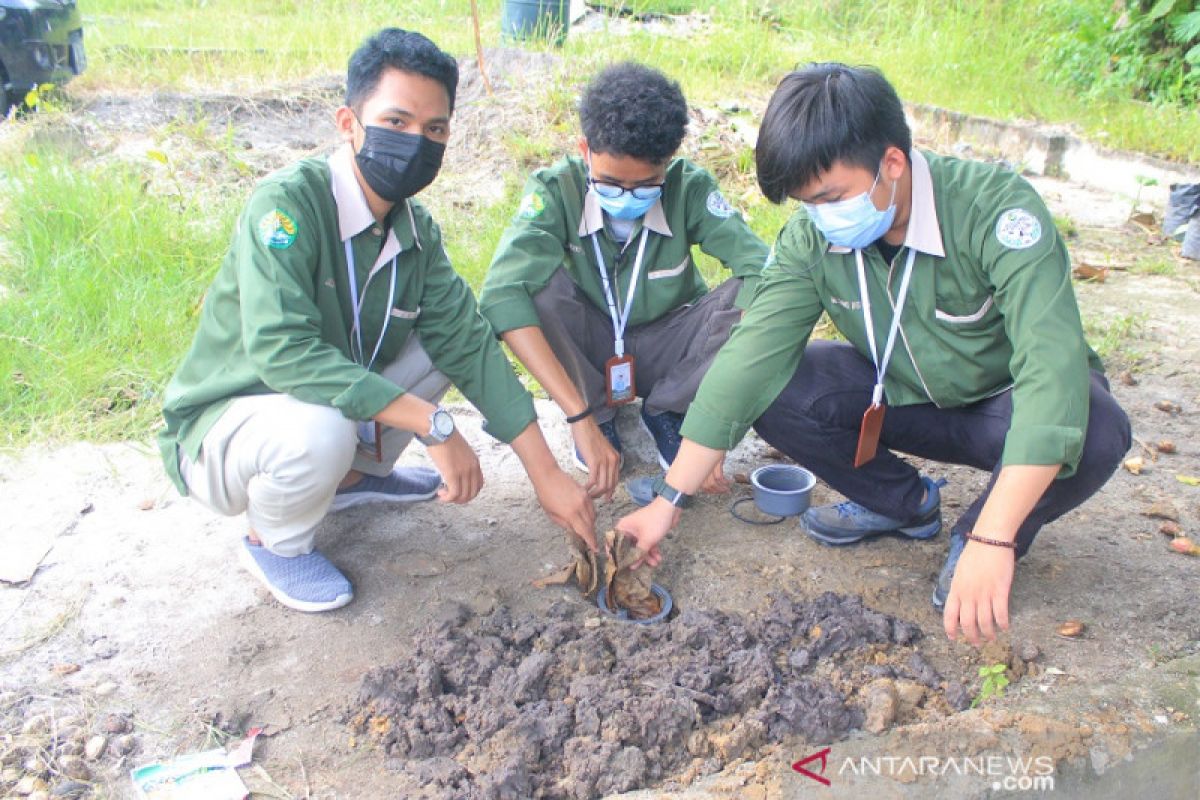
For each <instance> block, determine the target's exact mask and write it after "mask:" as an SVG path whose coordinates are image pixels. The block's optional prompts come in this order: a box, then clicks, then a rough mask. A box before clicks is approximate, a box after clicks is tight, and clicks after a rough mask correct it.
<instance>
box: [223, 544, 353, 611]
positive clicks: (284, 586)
mask: <svg viewBox="0 0 1200 800" xmlns="http://www.w3.org/2000/svg"><path fill="white" fill-rule="evenodd" d="M238 561H240V562H241V564H242V566H243V567H244V568H245V569H246V571H247V572H249V573H250V574H251V575H253V576H254V577H256V578H258V579H259V580H260V581H262V582H263V585H264V586H266V587H267V589H269V590H270V592H271V594H273V595H274V596H275V599H276V600H278V601H279V602H281V603H283V604H284V605H285V606H287V607H288V608H294V609H296V610H297V611H330V610H332V609H335V608H341V607H342V606H344V605H346V603H349V602H350V601H351V600H352V599H354V589H353V588H352V587H351V586H350V581H348V580H346V576H345V575H343V574H342V573H341V572H340V571H339V570H338V568H337V567H335V566H334V565H333V564H332V563H331V562H330V561H329V559H327V558H326V557H325V556H323V555H321V554H320V553H318V552H317V551H316V550H314V551H312V552H311V553H309V554H307V555H303V556H293V557H291V558H285V557H284V556H277V555H275V554H274V553H272V552H271V551H270V550H268V549H267V548H265V547H263V546H262V545H257V544H250V540H249V539H242V546H241V547H240V548H239V549H238Z"/></svg>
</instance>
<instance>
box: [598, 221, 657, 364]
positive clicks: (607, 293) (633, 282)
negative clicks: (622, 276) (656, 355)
mask: <svg viewBox="0 0 1200 800" xmlns="http://www.w3.org/2000/svg"><path fill="white" fill-rule="evenodd" d="M649 233H650V229H649V228H647V227H645V225H644V224H643V226H642V240H641V241H640V242H638V249H637V256H636V257H635V258H634V260H633V273H632V274H631V275H630V277H629V292H628V293H627V296H626V297H625V308H624V309H623V310H618V309H617V303H616V300H615V298H614V297H613V290H612V286H611V284H609V282H608V267H606V266H605V265H604V256H603V255H601V253H600V231H599V230H597V231H596V232H595V233H594V234H592V247H594V248H595V249H596V266H597V267H599V269H600V280H601V282H602V283H603V284H604V299H605V300H607V301H608V316H609V317H610V318H612V324H613V340H614V347H615V349H616V353H617V358H621V357H622V356H624V355H625V326H626V325H627V324H628V323H629V312H630V311H631V310H633V295H634V293H635V292H636V291H637V282H638V275H639V274H641V271H642V256H643V255H644V254H645V252H646V237H647V236H648V235H649ZM616 279H617V273H616V272H614V273H613V280H614V281H615V280H616Z"/></svg>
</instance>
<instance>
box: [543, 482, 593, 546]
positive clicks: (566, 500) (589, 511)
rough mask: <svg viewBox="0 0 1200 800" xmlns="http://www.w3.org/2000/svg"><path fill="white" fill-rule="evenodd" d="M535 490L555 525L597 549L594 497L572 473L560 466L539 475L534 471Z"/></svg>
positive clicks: (544, 509)
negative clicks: (574, 478) (572, 476)
mask: <svg viewBox="0 0 1200 800" xmlns="http://www.w3.org/2000/svg"><path fill="white" fill-rule="evenodd" d="M530 478H531V479H532V480H533V490H534V492H536V493H537V499H538V502H539V503H541V504H542V510H543V511H545V512H546V516H548V517H550V519H551V520H553V521H554V523H555V524H556V525H560V526H562V527H564V528H566V529H567V530H569V531H571V532H572V533H574V534H575V535H576V536H578V537H579V538H580V539H583V541H584V542H586V543H587V546H588V549H589V550H591V551H593V552H594V551H595V550H596V507H595V506H594V505H593V504H592V498H591V497H590V496H589V495H588V493H587V491H585V490H584V488H583V487H582V486H580V485H579V484H578V483H576V482H575V481H573V480H571V476H570V475H568V474H567V473H565V472H563V471H562V470H561V469H559V468H558V467H557V466H555V467H554V468H552V469H548V470H546V471H545V472H543V473H540V474H538V475H531V476H530Z"/></svg>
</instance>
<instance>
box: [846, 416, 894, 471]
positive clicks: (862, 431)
mask: <svg viewBox="0 0 1200 800" xmlns="http://www.w3.org/2000/svg"><path fill="white" fill-rule="evenodd" d="M885 411H887V406H885V405H884V404H883V403H872V404H871V405H870V407H869V408H867V410H866V412H865V413H864V414H863V418H862V427H861V428H859V431H858V447H857V448H856V449H855V451H854V466H855V467H856V468H857V467H861V466H862V465H863V464H866V463H867V462H868V461H870V460H871V459H873V458H874V457H875V451H876V450H878V449H879V434H880V433H881V432H882V431H883V413H884V412H885Z"/></svg>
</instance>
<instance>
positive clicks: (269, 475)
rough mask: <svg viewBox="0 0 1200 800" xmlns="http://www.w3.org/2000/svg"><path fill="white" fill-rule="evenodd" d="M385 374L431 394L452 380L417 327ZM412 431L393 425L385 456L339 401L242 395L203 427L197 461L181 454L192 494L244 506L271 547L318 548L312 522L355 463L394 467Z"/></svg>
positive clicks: (225, 508)
mask: <svg viewBox="0 0 1200 800" xmlns="http://www.w3.org/2000/svg"><path fill="white" fill-rule="evenodd" d="M381 374H382V375H383V377H385V378H387V379H388V380H390V381H392V382H393V383H395V384H396V385H397V386H404V387H406V388H407V390H408V391H409V392H410V393H412V394H414V395H416V396H417V397H420V398H422V399H424V400H428V401H429V402H431V403H436V402H438V401H439V400H440V399H441V397H442V395H443V394H445V392H446V390H447V389H448V388H449V387H450V381H449V380H447V378H446V376H445V375H443V374H442V373H441V372H438V370H437V369H436V368H435V367H434V366H433V362H432V361H430V359H429V356H428V354H426V352H425V349H424V348H423V347H421V344H420V342H419V341H418V339H417V336H416V335H415V334H414V335H412V336H410V337H409V339H408V343H407V344H406V345H405V347H404V349H403V350H402V351H401V352H400V355H399V356H398V357H397V358H396V360H395V361H393V362H392V363H391V364H389V365H388V366H387V367H385V368H384V370H383V371H382V373H381ZM372 424H373V423H372ZM412 438H413V433H412V432H411V431H404V430H398V429H395V428H384V429H383V439H382V450H383V458H382V461H376V460H375V456H374V449H373V448H370V449H371V452H370V454H367V453H366V452H364V451H363V450H360V449H359V447H358V424H357V423H355V422H354V421H353V420H350V419H346V417H344V416H342V413H341V412H340V411H338V410H337V409H336V408H333V407H331V406H321V405H314V404H312V403H304V402H302V401H300V400H297V399H296V398H294V397H292V396H291V395H287V394H264V395H254V396H252V397H239V398H238V399H236V400H234V401H233V403H232V404H230V406H229V408H227V409H226V410H225V413H223V414H222V415H221V417H220V418H219V419H218V420H217V421H216V423H215V424H214V425H213V427H212V429H211V430H209V432H208V434H207V435H206V436H205V437H204V442H203V444H202V446H201V448H200V455H199V457H198V458H197V459H196V461H195V462H194V463H193V462H192V461H191V460H190V459H188V458H187V456H181V457H180V459H179V471H180V473H181V474H182V475H183V480H184V483H186V484H187V487H188V493H189V494H190V495H191V497H193V498H195V499H196V500H198V501H199V502H200V503H202V504H204V505H205V506H208V508H210V509H212V510H213V511H215V512H217V513H218V514H223V515H225V516H234V515H237V514H241V513H243V512H245V514H246V520H247V522H249V524H250V527H251V528H252V529H253V530H254V532H255V533H257V534H258V537H259V538H260V539H261V540H262V542H263V544H264V545H265V546H266V548H267V549H268V550H270V551H271V552H272V553H275V554H276V555H281V556H296V555H303V554H305V553H309V552H312V549H313V531H314V530H315V528H316V527H317V523H319V522H320V521H321V519H322V518H323V517H324V516H325V513H326V512H327V511H328V510H329V504H330V503H331V502H332V501H333V495H334V492H336V491H337V486H338V484H339V483H341V481H342V479H343V478H344V477H346V473H347V472H349V471H350V470H351V469H355V470H358V471H360V472H364V473H367V474H368V475H377V476H384V475H387V474H389V473H390V472H391V470H392V468H393V466H394V465H395V463H396V460H397V459H398V458H399V457H400V454H401V453H402V452H403V451H404V448H405V447H407V446H408V444H409V442H411V441H412Z"/></svg>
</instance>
